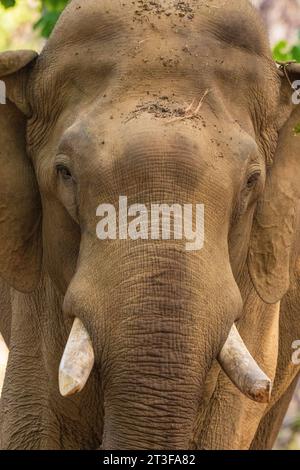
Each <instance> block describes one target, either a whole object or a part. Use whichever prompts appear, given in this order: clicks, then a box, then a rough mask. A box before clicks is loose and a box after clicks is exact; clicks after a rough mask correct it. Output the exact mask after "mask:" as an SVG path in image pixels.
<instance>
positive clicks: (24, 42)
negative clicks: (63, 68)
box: [0, 0, 300, 450]
mask: <svg viewBox="0 0 300 470" xmlns="http://www.w3.org/2000/svg"><path fill="white" fill-rule="evenodd" d="M99 1H100V0H99ZM128 1H129V0H128ZM66 3H67V0H0V51H4V50H7V49H35V50H37V51H40V50H41V49H42V47H43V44H44V43H45V40H46V37H47V36H48V35H49V34H50V32H51V29H52V27H53V26H54V24H55V22H56V20H57V18H58V16H59V13H60V11H61V10H62V9H63V7H64V6H65V4H66ZM252 3H253V4H254V5H255V6H256V7H257V8H259V9H260V11H261V13H262V16H263V18H264V20H265V22H266V25H267V27H268V30H269V35H270V42H271V45H272V48H273V53H274V58H276V59H277V60H292V59H294V60H297V61H298V62H300V35H299V32H300V0H252ZM0 302H1V299H0ZM7 354H8V351H7V348H6V346H5V344H4V342H3V340H2V339H1V335H0V393H1V388H2V383H3V379H4V373H5V366H6V361H7ZM276 448H277V449H290V450H292V449H300V388H298V391H297V392H296V394H295V397H294V399H293V401H292V403H291V405H290V409H289V411H288V413H287V416H286V418H285V421H284V424H283V427H282V430H281V433H280V436H279V438H278V440H277V444H276Z"/></svg>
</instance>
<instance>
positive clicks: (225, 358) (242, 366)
mask: <svg viewBox="0 0 300 470" xmlns="http://www.w3.org/2000/svg"><path fill="white" fill-rule="evenodd" d="M218 361H219V363H220V365H221V367H222V369H223V370H224V372H225V373H226V374H227V375H228V377H229V378H230V380H231V381H232V382H233V383H234V385H235V386H236V387H237V388H238V389H239V390H240V391H241V392H242V393H243V394H244V395H246V396H247V397H248V398H250V399H251V400H254V401H256V402H258V403H268V402H269V401H270V398H271V392H272V381H271V380H270V379H269V377H268V376H267V375H266V374H265V373H264V372H263V371H262V370H261V368H260V367H259V366H258V364H257V363H256V361H255V360H254V359H253V357H252V356H251V354H250V352H249V351H248V349H247V348H246V345H245V344H244V342H243V340H242V338H241V336H240V334H239V332H238V330H237V328H236V326H235V325H233V326H232V328H231V330H230V333H229V335H228V338H227V340H226V342H225V344H224V346H223V348H222V350H221V352H220V354H219V356H218Z"/></svg>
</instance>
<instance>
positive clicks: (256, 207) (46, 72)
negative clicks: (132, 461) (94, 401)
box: [0, 0, 300, 449]
mask: <svg viewBox="0 0 300 470" xmlns="http://www.w3.org/2000/svg"><path fill="white" fill-rule="evenodd" d="M167 3H168V9H165V8H162V7H160V6H159V5H158V4H156V3H154V2H152V4H151V5H150V3H148V2H139V5H138V6H137V5H133V4H132V2H126V3H125V2H122V3H120V2H119V1H117V0H109V1H108V0H103V1H101V2H99V1H96V0H86V1H85V2H82V1H80V0H73V1H72V2H71V3H70V5H69V6H68V7H67V9H66V10H65V12H64V13H63V15H62V16H61V18H60V20H59V22H58V25H57V26H56V28H55V30H54V32H53V34H52V36H51V38H50V39H49V41H48V42H47V44H46V46H45V48H44V49H43V51H42V52H41V54H40V55H39V56H38V55H37V54H35V53H34V52H30V51H17V52H7V53H4V54H1V55H0V77H1V79H2V81H3V82H4V83H5V87H6V93H7V101H6V105H0V106H1V107H0V119H1V141H0V142H1V146H0V162H1V176H0V192H1V203H0V227H1V232H0V275H1V276H2V277H3V278H4V279H5V280H6V281H7V282H8V283H9V284H10V285H11V286H12V287H14V288H15V289H17V290H19V291H22V292H31V291H33V290H35V289H38V288H39V287H38V285H39V284H38V282H39V277H40V273H41V272H44V273H47V274H48V275H49V276H50V277H51V279H52V281H53V283H54V285H55V286H56V288H57V289H58V291H59V292H60V293H61V294H62V295H63V296H64V303H63V314H64V315H65V317H66V318H68V319H70V318H71V319H72V320H74V324H73V328H72V330H71V333H70V337H69V340H68V343H67V345H66V349H65V352H64V354H63V358H62V361H61V367H60V388H61V392H62V394H64V395H69V394H71V393H74V392H76V391H77V392H78V391H80V390H81V389H82V388H83V387H84V385H85V383H86V381H87V380H88V377H89V374H90V371H91V369H92V367H93V366H94V367H96V368H98V369H99V371H100V373H99V376H100V377H101V383H99V390H98V393H99V394H100V393H101V394H103V395H102V396H103V399H102V401H103V406H104V410H105V422H104V434H103V442H102V447H103V448H104V449H108V448H110V449H131V448H135V449H136V448H142V449H148V448H177V449H179V448H188V447H189V446H190V445H191V440H192V430H193V427H194V422H195V417H196V415H197V410H198V407H199V403H201V399H202V394H203V386H204V382H205V379H206V376H207V374H208V372H209V370H210V368H211V366H212V363H213V361H214V360H215V359H216V358H218V359H219V362H220V364H221V365H222V367H223V368H224V370H225V372H226V373H227V374H228V376H229V377H230V378H231V380H233V381H234V383H235V384H236V385H237V386H238V387H239V388H240V390H241V391H242V392H243V393H245V394H246V395H247V396H249V397H251V398H252V399H254V400H257V401H267V400H268V398H269V394H270V388H271V384H270V380H269V379H268V377H267V376H266V375H265V374H264V372H263V371H262V370H261V369H260V368H259V366H258V364H257V363H256V362H255V361H254V359H253V358H252V357H251V355H250V353H249V352H248V351H247V349H246V347H245V345H244V343H243V341H242V339H241V338H240V336H239V334H238V332H237V330H236V327H235V322H236V321H237V320H238V319H239V318H241V317H242V315H243V298H242V295H241V273H242V272H243V271H244V270H245V269H249V272H250V275H251V279H252V282H253V285H254V287H255V289H256V290H257V292H258V294H259V296H260V297H261V298H262V300H263V301H265V302H267V303H276V302H278V301H279V300H280V299H281V298H282V297H283V295H284V294H285V292H286V290H287V289H288V286H289V262H290V253H291V246H292V244H293V239H294V233H295V223H296V217H297V208H298V205H299V196H300V195H299V186H298V181H299V177H300V163H299V162H298V160H297V157H298V155H297V152H298V153H299V139H300V137H299V136H297V135H296V136H295V135H294V132H293V128H294V127H295V125H296V124H297V122H298V121H300V113H299V110H298V108H297V106H294V105H293V104H292V101H291V95H292V90H291V89H290V85H289V82H288V80H287V77H286V75H288V77H289V79H290V80H291V81H293V80H295V79H296V78H297V77H299V71H298V70H297V67H296V66H294V65H293V64H291V65H287V66H286V67H285V73H282V71H281V70H279V69H278V68H277V66H276V65H275V63H274V62H273V60H272V58H271V54H270V52H269V45H268V40H267V37H266V33H265V32H264V28H263V26H262V24H261V22H260V20H259V18H258V16H257V14H256V12H255V10H254V9H253V8H252V7H251V5H250V4H249V2H247V1H242V0H234V1H232V0H231V1H222V2H220V1H217V0H216V1H212V2H210V6H208V5H206V4H205V3H204V2H200V1H196V0H195V1H191V2H190V3H189V8H188V9H186V10H184V11H183V10H182V7H181V6H180V5H181V4H182V3H183V2H173V1H170V2H167ZM146 4H147V5H146ZM146 7H147V8H146ZM120 196H123V197H124V196H126V198H127V201H128V205H129V204H131V205H134V204H142V205H144V206H145V207H147V208H148V207H151V205H153V204H165V205H168V206H171V205H174V204H177V205H179V206H180V207H182V206H183V205H184V204H188V205H190V207H193V206H195V205H197V204H202V205H203V206H204V208H205V229H204V233H205V239H204V245H203V247H202V249H201V250H195V251H188V250H186V245H185V241H184V240H182V239H178V238H177V237H175V236H174V237H173V238H169V239H168V237H166V239H158V240H157V239H155V240H153V239H151V237H150V236H145V234H144V236H142V234H140V236H138V235H137V236H136V239H134V240H133V239H131V238H129V237H126V236H125V237H121V236H119V237H116V239H109V238H107V239H102V240H100V239H99V237H97V233H96V227H97V223H98V222H99V218H98V217H97V208H98V207H99V205H100V204H106V205H108V204H109V205H110V207H111V206H113V207H115V208H116V214H118V213H119V210H120V209H119V205H118V204H119V200H120ZM194 222H195V221H194ZM121 225H122V221H121V222H120V227H119V232H121ZM123 233H124V227H123ZM125 233H126V234H127V229H126V227H125ZM119 235H120V233H119Z"/></svg>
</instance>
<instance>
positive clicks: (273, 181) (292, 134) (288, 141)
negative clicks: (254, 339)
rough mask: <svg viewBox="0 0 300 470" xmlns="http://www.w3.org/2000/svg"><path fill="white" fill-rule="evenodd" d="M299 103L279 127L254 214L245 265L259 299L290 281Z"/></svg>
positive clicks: (273, 298) (298, 200) (299, 168)
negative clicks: (275, 146) (277, 139)
mask: <svg viewBox="0 0 300 470" xmlns="http://www.w3.org/2000/svg"><path fill="white" fill-rule="evenodd" d="M299 125H300V105H297V106H294V109H293V111H292V113H291V116H290V118H289V119H288V121H287V122H286V124H285V125H284V127H283V128H282V129H281V132H280V134H279V141H278V146H277V151H276V155H275V159H274V164H273V167H272V168H271V170H270V171H269V174H268V177H267V181H266V188H265V193H264V196H263V197H262V199H261V201H260V202H259V204H258V207H257V211H256V214H255V218H254V223H253V229H252V235H251V241H250V248H249V256H248V266H249V272H250V275H251V278H252V281H253V284H254V286H255V288H256V291H257V292H258V294H259V296H260V297H261V299H262V300H263V301H264V302H266V303H270V304H273V303H276V302H278V301H280V300H281V299H282V298H283V296H284V295H285V294H286V292H287V290H288V288H289V285H290V263H291V261H292V256H293V244H294V241H295V236H296V227H297V222H298V217H299V215H298V214H299V207H300V134H299V132H298V129H299Z"/></svg>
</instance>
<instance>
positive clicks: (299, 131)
mask: <svg viewBox="0 0 300 470" xmlns="http://www.w3.org/2000/svg"><path fill="white" fill-rule="evenodd" d="M294 134H295V135H298V134H300V122H299V123H298V124H296V126H295V127H294ZM299 428H300V418H299ZM299 430H300V429H299Z"/></svg>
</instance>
